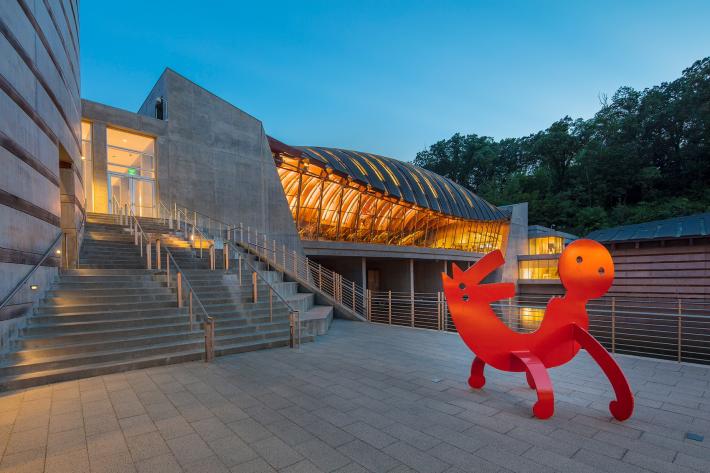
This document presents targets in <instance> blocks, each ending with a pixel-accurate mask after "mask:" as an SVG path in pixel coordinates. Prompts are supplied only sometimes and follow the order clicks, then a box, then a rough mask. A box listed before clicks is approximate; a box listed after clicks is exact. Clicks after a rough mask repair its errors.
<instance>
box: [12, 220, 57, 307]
mask: <svg viewBox="0 0 710 473" xmlns="http://www.w3.org/2000/svg"><path fill="white" fill-rule="evenodd" d="M62 235H64V232H62V231H61V230H60V231H59V234H58V235H57V236H56V237H55V238H54V240H53V241H52V243H51V244H50V245H49V247H48V248H47V250H46V251H45V252H44V254H43V255H42V258H40V260H39V261H38V262H37V263H36V264H35V265H34V266H33V267H32V269H30V270H29V272H28V273H27V274H26V275H25V277H24V278H22V279H21V280H20V282H19V283H17V285H16V286H15V288H14V289H13V290H12V291H10V292H9V293H8V295H7V296H5V298H4V299H3V300H2V302H0V310H2V309H3V307H5V306H6V305H7V303H8V302H10V299H12V297H13V296H14V295H15V294H17V292H18V291H19V290H20V289H22V287H23V286H24V285H25V284H27V281H29V279H30V278H31V277H32V275H33V274H34V273H35V271H37V268H39V267H40V266H41V265H42V263H44V262H45V260H46V259H47V258H48V257H49V254H50V253H51V252H52V250H54V248H55V247H56V246H57V243H58V242H59V240H60V239H61V238H62Z"/></svg>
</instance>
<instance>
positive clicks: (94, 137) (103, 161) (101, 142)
mask: <svg viewBox="0 0 710 473" xmlns="http://www.w3.org/2000/svg"><path fill="white" fill-rule="evenodd" d="M91 153H92V159H93V160H94V161H93V163H92V164H93V166H92V167H93V173H94V212H103V213H108V203H109V202H108V186H109V182H108V174H107V169H108V167H107V161H108V150H107V149H106V124H105V123H98V122H93V123H92V125H91Z"/></svg>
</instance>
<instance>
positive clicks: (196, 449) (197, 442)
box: [166, 434, 214, 465]
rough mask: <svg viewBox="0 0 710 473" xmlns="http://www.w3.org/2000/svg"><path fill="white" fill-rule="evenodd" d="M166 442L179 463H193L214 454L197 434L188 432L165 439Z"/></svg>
mask: <svg viewBox="0 0 710 473" xmlns="http://www.w3.org/2000/svg"><path fill="white" fill-rule="evenodd" d="M166 443H167V444H168V447H170V450H171V451H172V452H173V455H174V456H175V458H176V459H177V461H178V463H180V465H187V464H190V463H195V462H196V461H198V460H200V459H202V458H207V457H211V456H212V455H214V453H213V452H212V450H210V448H209V447H208V446H207V444H206V443H205V442H204V441H203V440H202V438H200V436H199V435H197V434H188V435H183V436H182V437H177V438H173V439H169V440H166Z"/></svg>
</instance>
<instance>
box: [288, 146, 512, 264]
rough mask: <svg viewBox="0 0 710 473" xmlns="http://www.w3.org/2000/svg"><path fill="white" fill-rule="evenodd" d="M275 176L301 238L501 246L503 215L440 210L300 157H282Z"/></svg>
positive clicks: (472, 248)
mask: <svg viewBox="0 0 710 473" xmlns="http://www.w3.org/2000/svg"><path fill="white" fill-rule="evenodd" d="M278 172H279V177H280V179H281V183H282V185H283V188H284V192H285V194H286V199H287V200H288V203H289V207H290V208H291V212H292V214H293V217H294V220H295V221H296V224H297V227H298V231H299V233H300V235H301V238H304V239H308V240H332V241H352V242H360V243H380V244H388V245H406V246H421V247H427V248H447V249H457V250H463V251H469V252H476V253H487V252H489V251H492V250H494V249H500V247H501V245H502V242H503V232H504V231H505V229H506V228H507V226H505V225H504V222H503V221H479V220H466V219H463V218H458V217H452V216H447V215H444V214H442V213H440V212H435V211H432V210H430V209H425V208H421V207H417V206H415V205H413V204H410V203H407V202H404V201H401V200H398V199H394V198H392V197H390V196H387V195H384V194H382V193H381V192H376V191H373V190H372V189H368V188H366V187H365V186H362V185H360V184H358V183H356V182H354V181H352V180H350V179H347V178H344V177H342V176H339V175H336V174H333V173H332V172H329V171H328V170H326V169H323V168H321V167H319V166H313V165H308V164H305V163H303V162H300V161H299V160H298V159H293V158H288V157H282V159H281V162H280V163H279V165H278Z"/></svg>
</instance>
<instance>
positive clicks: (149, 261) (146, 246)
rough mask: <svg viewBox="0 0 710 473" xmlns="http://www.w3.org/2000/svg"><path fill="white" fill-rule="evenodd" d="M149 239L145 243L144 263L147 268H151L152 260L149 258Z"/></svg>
mask: <svg viewBox="0 0 710 473" xmlns="http://www.w3.org/2000/svg"><path fill="white" fill-rule="evenodd" d="M150 246H151V245H150V241H149V242H148V243H146V244H145V263H146V264H145V265H146V268H148V269H153V261H152V258H151V249H150Z"/></svg>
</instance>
